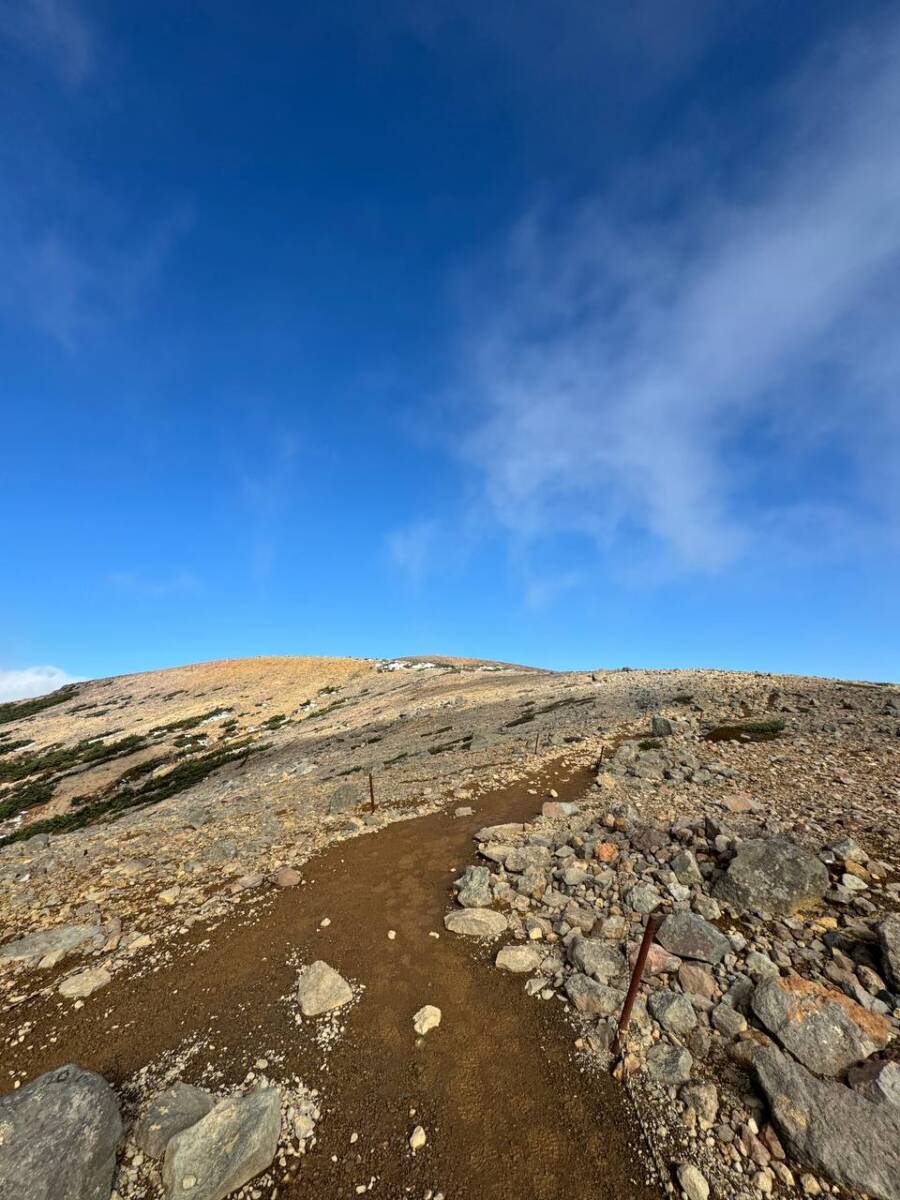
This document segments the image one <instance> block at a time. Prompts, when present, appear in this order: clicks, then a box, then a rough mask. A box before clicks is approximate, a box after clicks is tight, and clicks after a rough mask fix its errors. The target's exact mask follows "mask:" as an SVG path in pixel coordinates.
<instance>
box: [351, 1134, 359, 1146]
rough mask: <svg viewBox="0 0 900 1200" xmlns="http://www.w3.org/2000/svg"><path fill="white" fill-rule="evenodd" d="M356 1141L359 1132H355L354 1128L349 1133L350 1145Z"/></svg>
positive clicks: (353, 1144)
mask: <svg viewBox="0 0 900 1200" xmlns="http://www.w3.org/2000/svg"><path fill="white" fill-rule="evenodd" d="M358 1141H359V1134H358V1133H357V1132H356V1130H354V1131H353V1133H351V1134H350V1145H351V1146H355V1145H356V1143H357V1142H358Z"/></svg>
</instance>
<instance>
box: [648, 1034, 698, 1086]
mask: <svg viewBox="0 0 900 1200" xmlns="http://www.w3.org/2000/svg"><path fill="white" fill-rule="evenodd" d="M693 1066H694V1060H693V1058H692V1057H691V1052H690V1050H686V1049H685V1048H684V1046H670V1045H669V1044H668V1043H667V1042H657V1043H656V1044H655V1045H654V1046H651V1047H650V1049H649V1050H648V1051H647V1073H648V1074H649V1075H650V1076H651V1077H652V1078H653V1079H655V1080H656V1082H657V1083H664V1084H665V1085H666V1086H667V1087H678V1086H679V1084H682V1083H687V1081H688V1080H689V1079H690V1077H691V1070H692V1069H693Z"/></svg>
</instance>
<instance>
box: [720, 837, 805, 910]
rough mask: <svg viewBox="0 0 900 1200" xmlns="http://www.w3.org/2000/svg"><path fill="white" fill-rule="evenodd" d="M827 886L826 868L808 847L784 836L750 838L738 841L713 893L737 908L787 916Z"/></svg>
mask: <svg viewBox="0 0 900 1200" xmlns="http://www.w3.org/2000/svg"><path fill="white" fill-rule="evenodd" d="M827 888H828V870H827V869H826V867H825V864H824V863H822V862H820V861H819V859H818V858H817V857H816V856H815V855H814V854H811V853H810V852H809V850H805V849H804V848H803V847H802V846H799V845H798V844H797V843H796V842H793V841H791V840H790V839H788V838H751V839H748V840H747V841H746V842H741V844H740V846H739V847H738V851H737V854H736V855H735V856H734V858H733V859H732V860H731V862H730V863H729V864H728V869H727V871H726V872H725V874H724V875H722V876H721V877H720V878H719V879H718V880H717V881H716V885H715V887H714V888H713V895H714V896H715V897H716V899H717V900H725V901H727V902H728V903H729V904H731V905H732V906H733V907H734V908H736V909H738V910H739V911H743V910H746V909H750V910H752V911H754V912H760V913H764V914H765V915H767V916H773V915H774V916H782V917H787V916H790V915H791V914H792V913H795V912H797V911H798V909H801V908H808V907H809V906H810V905H812V904H815V903H816V901H818V900H821V898H822V896H824V895H825V892H826V890H827Z"/></svg>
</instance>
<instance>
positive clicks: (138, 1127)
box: [132, 1082, 213, 1158]
mask: <svg viewBox="0 0 900 1200" xmlns="http://www.w3.org/2000/svg"><path fill="white" fill-rule="evenodd" d="M212 1107H213V1098H212V1096H210V1094H209V1092H204V1091H203V1090H202V1089H201V1088H197V1087H192V1086H191V1085H190V1084H189V1083H181V1082H179V1083H175V1084H173V1085H172V1086H171V1087H168V1088H166V1089H165V1091H162V1092H159V1093H158V1094H157V1095H155V1096H154V1097H153V1099H152V1100H151V1101H150V1103H149V1104H148V1105H147V1107H146V1109H144V1112H143V1113H142V1114H141V1116H140V1117H139V1118H138V1120H137V1123H136V1124H135V1127H134V1132H133V1134H132V1136H133V1138H134V1141H135V1144H136V1145H137V1147H138V1149H139V1150H143V1152H144V1153H145V1154H149V1156H150V1157H151V1158H162V1157H163V1155H164V1154H165V1152H166V1146H168V1144H169V1142H170V1141H171V1140H172V1138H173V1137H175V1135H176V1134H177V1133H181V1132H182V1130H184V1129H188V1128H189V1127H190V1126H191V1125H196V1123H197V1122H198V1121H199V1120H200V1119H201V1117H205V1116H206V1114H207V1113H208V1112H210V1111H211V1110H212Z"/></svg>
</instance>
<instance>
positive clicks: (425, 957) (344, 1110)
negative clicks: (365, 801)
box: [3, 769, 660, 1200]
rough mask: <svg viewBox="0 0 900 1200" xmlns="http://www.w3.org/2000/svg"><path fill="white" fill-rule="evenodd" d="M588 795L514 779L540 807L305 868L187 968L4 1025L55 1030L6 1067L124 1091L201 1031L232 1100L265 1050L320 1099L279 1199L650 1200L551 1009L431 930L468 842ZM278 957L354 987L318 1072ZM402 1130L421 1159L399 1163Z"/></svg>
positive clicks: (604, 1084)
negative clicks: (438, 1013)
mask: <svg viewBox="0 0 900 1200" xmlns="http://www.w3.org/2000/svg"><path fill="white" fill-rule="evenodd" d="M588 780H589V776H588V775H586V774H585V773H584V772H583V771H579V772H573V773H572V774H571V776H570V777H569V778H564V777H562V778H561V776H560V772H559V769H557V770H556V772H554V773H553V774H545V775H543V776H542V777H537V778H535V779H533V780H532V781H530V785H531V786H532V787H535V788H537V790H538V794H537V795H532V794H529V792H528V790H527V785H524V784H519V785H516V786H514V787H510V788H507V789H504V790H502V791H498V792H495V793H493V794H492V795H491V796H489V797H483V798H482V799H481V800H480V801H478V802H477V806H476V807H477V811H476V814H475V816H473V817H467V818H454V817H453V816H452V815H450V814H449V813H446V812H444V813H437V814H434V815H432V816H428V817H423V818H418V819H415V820H410V821H405V822H400V823H397V824H394V825H390V826H388V827H387V828H385V829H383V830H381V831H379V832H378V833H376V834H372V835H369V836H364V837H359V838H356V839H353V840H352V841H349V842H344V843H342V844H341V845H338V846H335V847H332V848H331V849H329V850H328V851H326V852H325V853H323V854H322V855H320V856H319V857H318V858H317V859H315V860H313V861H311V862H310V863H308V864H307V866H306V868H305V872H304V874H305V876H306V878H307V880H308V881H309V882H308V883H307V884H306V885H305V886H303V887H299V888H295V889H292V890H290V891H286V892H282V893H279V894H278V895H275V896H273V897H272V899H271V902H270V903H268V904H267V905H266V907H265V910H264V911H262V912H260V913H259V915H258V917H257V918H256V919H255V920H254V922H253V923H252V924H241V923H239V922H238V921H231V922H229V923H224V924H223V925H222V926H220V927H219V928H218V929H217V930H215V931H213V932H212V933H211V934H209V935H208V938H209V945H208V947H204V948H203V949H201V950H200V952H199V953H198V954H197V956H196V957H195V958H193V959H190V958H187V957H186V956H185V958H184V959H183V960H182V961H176V962H175V963H173V964H172V965H171V966H168V967H166V968H164V969H161V970H159V971H158V972H157V973H155V974H152V975H149V976H147V977H146V978H141V979H137V980H129V979H126V978H122V977H118V978H117V979H116V980H115V981H114V982H113V983H112V984H111V985H110V986H109V987H107V988H105V989H104V990H103V991H102V992H99V993H96V994H95V995H94V996H93V997H91V998H90V999H89V1000H88V1002H87V1003H86V1005H85V1007H84V1008H83V1009H82V1010H80V1011H73V1010H72V1009H71V1008H68V1007H67V1008H66V1009H65V1010H63V1011H64V1012H65V1017H64V1019H63V1020H61V1019H60V1016H59V1014H60V1009H59V1008H58V1005H57V1003H56V1002H55V1001H54V1002H52V1003H49V1004H47V1005H46V1008H45V1010H44V1011H43V1012H41V1011H39V1010H38V1009H36V1008H35V1009H32V1010H31V1011H29V1012H28V1013H27V1014H25V1013H23V1012H22V1011H21V1010H20V1011H19V1013H18V1018H19V1020H21V1019H22V1018H23V1016H25V1015H27V1016H28V1017H30V1018H32V1019H34V1020H35V1022H36V1027H37V1030H38V1031H40V1032H41V1033H43V1034H46V1033H49V1026H50V1025H52V1026H53V1031H54V1032H55V1033H57V1035H58V1040H57V1042H56V1043H55V1044H53V1045H49V1044H48V1043H47V1042H46V1041H45V1042H44V1045H43V1047H40V1046H38V1045H37V1044H36V1043H37V1041H38V1039H37V1038H35V1039H33V1041H32V1042H31V1047H32V1048H31V1049H30V1050H29V1049H28V1048H27V1045H22V1046H19V1047H17V1048H15V1049H14V1050H13V1051H12V1052H11V1053H10V1054H8V1055H5V1056H4V1057H8V1058H9V1059H12V1060H14V1061H13V1062H11V1063H10V1065H15V1066H21V1067H25V1068H27V1071H28V1076H29V1077H30V1078H33V1077H34V1076H35V1075H37V1074H39V1073H40V1072H41V1071H44V1070H49V1069H50V1068H51V1067H53V1066H56V1065H59V1064H60V1063H62V1062H66V1061H76V1062H79V1063H81V1064H82V1065H83V1066H86V1067H90V1068H92V1069H94V1070H97V1071H99V1072H101V1073H103V1074H105V1075H106V1076H107V1077H108V1078H110V1079H112V1080H113V1081H121V1080H122V1079H124V1078H127V1077H128V1076H129V1075H130V1074H132V1073H133V1072H134V1071H135V1070H137V1069H138V1068H140V1067H141V1066H143V1065H144V1064H145V1063H147V1062H149V1061H152V1060H154V1059H156V1058H158V1056H159V1055H160V1054H161V1053H163V1052H165V1051H167V1050H170V1049H174V1048H175V1047H177V1046H178V1045H179V1043H181V1042H182V1041H183V1040H184V1039H185V1038H186V1037H188V1036H189V1035H191V1034H196V1033H211V1036H212V1038H213V1040H214V1043H215V1046H216V1050H215V1052H212V1053H211V1054H209V1055H205V1056H204V1057H205V1058H207V1057H208V1058H210V1059H213V1060H215V1061H216V1062H217V1063H218V1065H220V1066H221V1067H222V1069H223V1073H224V1083H226V1084H230V1083H239V1082H240V1081H241V1080H242V1079H243V1077H244V1074H245V1072H246V1071H247V1069H248V1068H249V1067H251V1066H252V1065H253V1062H254V1060H255V1059H256V1058H258V1057H259V1056H260V1055H261V1054H263V1053H266V1052H270V1051H272V1049H273V1047H275V1048H277V1050H280V1051H282V1052H283V1053H284V1055H285V1061H284V1069H285V1070H286V1071H287V1072H295V1073H296V1074H297V1075H299V1076H300V1077H301V1078H302V1079H303V1080H304V1082H305V1083H307V1084H308V1085H309V1086H314V1087H319V1088H320V1089H321V1090H322V1093H323V1097H324V1111H323V1116H322V1120H321V1121H320V1123H319V1125H318V1127H317V1136H318V1142H317V1145H316V1146H315V1147H314V1148H313V1149H312V1150H311V1151H310V1152H309V1153H308V1154H307V1156H306V1157H305V1158H304V1159H303V1160H302V1165H301V1167H300V1169H299V1173H298V1174H297V1177H296V1178H295V1179H285V1180H284V1181H283V1182H282V1185H281V1187H280V1188H279V1192H278V1194H279V1197H280V1198H286V1197H294V1198H297V1200H301V1198H302V1200H312V1198H314V1197H315V1198H317V1200H318V1198H321V1200H326V1198H327V1200H332V1198H338V1197H353V1196H355V1194H356V1192H355V1189H356V1187H357V1186H358V1185H361V1184H368V1183H369V1181H370V1179H371V1178H372V1177H373V1176H374V1177H375V1178H376V1182H375V1184H374V1186H373V1188H372V1190H371V1192H369V1193H367V1194H369V1195H372V1196H373V1197H378V1196H380V1197H385V1198H390V1200H400V1198H401V1197H406V1196H410V1197H419V1198H421V1197H423V1196H424V1195H425V1194H426V1192H427V1190H428V1189H433V1190H434V1191H435V1192H437V1191H442V1192H443V1193H444V1194H445V1196H446V1197H447V1200H470V1198H471V1200H475V1198H476V1197H477V1198H478V1200H563V1198H565V1200H589V1198H590V1200H606V1198H609V1200H612V1198H613V1197H615V1198H616V1200H651V1198H656V1197H658V1196H659V1194H660V1193H659V1192H658V1190H656V1189H655V1188H653V1187H651V1186H648V1185H647V1184H646V1183H644V1182H643V1179H644V1170H643V1168H642V1167H641V1165H640V1164H641V1163H642V1162H643V1161H644V1158H645V1156H644V1153H643V1148H642V1146H641V1144H640V1139H639V1133H638V1131H637V1129H636V1126H635V1124H634V1120H633V1118H632V1115H631V1113H630V1112H629V1111H628V1110H627V1108H626V1106H625V1101H624V1097H623V1094H622V1092H621V1090H620V1089H619V1088H618V1087H617V1086H616V1085H615V1084H614V1083H613V1082H612V1081H611V1080H609V1079H608V1078H607V1077H605V1076H603V1075H596V1074H587V1073H583V1072H582V1071H580V1069H579V1064H578V1062H577V1060H576V1057H575V1055H574V1052H573V1033H572V1030H571V1028H570V1027H569V1026H568V1025H567V1024H566V1021H565V1018H564V1017H563V1015H562V1012H561V1011H560V1006H559V1005H558V1003H557V1002H555V1001H551V1002H547V1003H545V1002H541V1001H539V1000H534V999H530V998H528V997H527V996H526V995H525V993H524V990H523V986H524V980H523V979H522V977H513V976H508V975H505V974H504V973H502V972H499V971H496V970H495V969H494V968H493V967H492V966H491V965H490V957H491V956H492V954H493V953H494V952H495V951H496V946H495V947H494V948H493V950H488V949H484V948H476V947H475V946H473V943H472V942H471V941H469V940H468V939H463V938H458V937H455V936H454V935H452V934H449V933H447V932H446V931H445V930H444V926H443V916H444V913H445V911H446V909H447V903H448V896H449V888H450V883H451V881H452V879H453V878H455V876H456V874H458V872H459V871H461V870H462V868H463V867H464V866H465V865H466V864H467V863H468V862H470V861H472V858H473V852H474V848H473V843H472V840H471V839H472V834H473V833H474V831H475V830H477V829H478V828H480V827H481V826H482V825H485V824H494V823H496V822H499V821H504V820H513V819H520V820H521V819H526V818H528V817H531V816H533V815H534V813H535V811H537V809H538V807H539V805H540V802H541V796H542V792H543V790H545V789H546V788H547V787H548V786H551V785H552V786H555V787H556V788H557V790H558V791H559V793H560V796H561V797H562V798H574V797H577V796H578V795H579V794H581V793H582V792H583V790H584V788H585V787H586V785H587V782H588ZM325 916H327V917H329V918H330V920H331V924H330V925H329V926H328V927H327V928H325V929H322V928H320V927H319V922H320V921H321V919H322V918H323V917H325ZM389 929H394V930H396V931H397V937H396V939H395V940H393V941H391V940H389V939H388V937H387V931H388V930H389ZM432 931H434V932H438V933H440V935H441V936H440V938H433V937H430V936H429V934H430V933H431V932H432ZM294 954H299V956H300V958H301V959H302V960H303V961H311V960H313V959H315V958H324V959H325V960H326V961H328V962H329V963H331V964H332V965H333V966H334V967H336V968H337V969H338V970H339V971H341V972H342V973H343V974H344V975H346V976H347V977H348V978H351V979H353V980H355V981H358V982H359V983H361V984H364V985H365V991H364V992H363V994H362V998H361V999H360V1000H359V1002H358V1003H357V1004H356V1005H355V1006H354V1007H353V1008H352V1009H351V1010H350V1012H349V1014H348V1016H347V1019H346V1027H345V1030H344V1032H343V1034H342V1035H341V1037H340V1038H339V1039H338V1041H337V1043H336V1045H335V1046H334V1047H333V1048H332V1049H331V1050H329V1051H328V1052H327V1054H326V1053H325V1052H323V1050H322V1049H321V1048H320V1047H319V1046H318V1045H316V1043H315V1040H314V1036H312V1030H311V1029H309V1030H308V1029H307V1027H313V1026H314V1023H313V1022H304V1024H303V1027H302V1028H300V1029H298V1027H297V1025H296V1024H295V1022H294V1016H293V1010H292V1006H291V1005H290V1003H289V1002H287V1001H286V1000H285V997H287V996H289V995H290V994H291V992H292V989H293V985H294V983H295V980H296V968H295V967H292V966H290V965H288V963H287V959H288V958H289V957H291V956H293V955H294ZM427 1003H431V1004H436V1005H437V1006H438V1007H439V1008H440V1009H441V1010H442V1013H443V1020H442V1023H441V1026H440V1028H438V1029H437V1030H434V1031H433V1032H432V1033H430V1034H429V1035H428V1036H427V1037H426V1038H425V1039H424V1041H422V1042H420V1043H419V1044H417V1039H416V1037H415V1034H414V1032H413V1028H412V1016H413V1013H414V1012H416V1010H417V1009H419V1008H420V1007H421V1006H422V1005H423V1004H427ZM8 1021H9V1017H8V1015H7V1017H6V1018H5V1020H4V1022H3V1024H6V1023H7V1022H8ZM277 1050H276V1052H277ZM4 1086H5V1085H4ZM411 1109H415V1110H416V1115H415V1116H414V1117H413V1116H411V1115H410V1110H411ZM416 1124H422V1125H423V1126H424V1128H425V1129H426V1131H427V1134H428V1144H427V1146H426V1147H425V1149H423V1150H421V1151H420V1152H419V1153H418V1154H416V1155H415V1156H413V1155H412V1154H411V1152H410V1150H409V1148H408V1145H407V1139H408V1137H409V1134H410V1131H411V1130H412V1128H413V1126H414V1125H416ZM353 1132H357V1133H358V1135H359V1136H358V1141H357V1142H356V1143H355V1144H351V1142H350V1135H351V1133H353ZM333 1158H336V1160H337V1161H332V1160H333Z"/></svg>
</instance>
